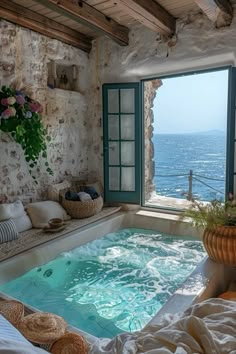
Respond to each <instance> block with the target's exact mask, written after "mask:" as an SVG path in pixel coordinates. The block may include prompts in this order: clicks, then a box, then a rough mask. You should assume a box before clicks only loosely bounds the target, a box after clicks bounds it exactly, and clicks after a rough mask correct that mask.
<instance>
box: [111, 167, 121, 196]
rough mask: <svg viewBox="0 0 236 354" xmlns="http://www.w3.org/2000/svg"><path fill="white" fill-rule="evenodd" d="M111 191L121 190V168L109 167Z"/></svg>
mask: <svg viewBox="0 0 236 354" xmlns="http://www.w3.org/2000/svg"><path fill="white" fill-rule="evenodd" d="M109 190H113V191H119V190H120V168H119V167H109Z"/></svg>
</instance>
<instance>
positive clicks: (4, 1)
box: [0, 0, 92, 52]
mask: <svg viewBox="0 0 236 354" xmlns="http://www.w3.org/2000/svg"><path fill="white" fill-rule="evenodd" d="M0 18H3V19H5V20H7V21H10V22H13V23H16V24H18V25H20V26H22V27H26V28H29V29H31V30H33V31H36V32H39V33H41V34H43V35H45V36H47V37H50V38H54V39H58V40H59V41H61V42H64V43H67V44H70V45H72V46H74V47H77V48H79V49H82V50H83V51H85V52H89V51H90V49H91V47H92V43H91V38H89V37H87V36H85V35H84V34H83V33H80V32H78V31H75V30H72V29H70V28H69V27H66V26H64V25H62V24H60V23H58V22H56V21H53V20H51V19H49V18H47V17H45V16H43V15H40V14H38V13H36V12H34V11H31V10H29V9H27V8H25V7H23V6H20V5H17V4H15V3H13V2H11V1H8V0H1V1H0Z"/></svg>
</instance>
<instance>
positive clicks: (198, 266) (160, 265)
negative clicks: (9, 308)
mask: <svg viewBox="0 0 236 354" xmlns="http://www.w3.org/2000/svg"><path fill="white" fill-rule="evenodd" d="M105 235H106V236H105ZM104 236H105V237H104ZM229 281H230V272H229V271H228V270H226V269H225V268H224V267H223V266H221V265H219V264H216V263H214V262H211V261H210V260H209V259H207V258H206V257H205V253H204V250H203V248H202V244H201V241H200V238H199V237H198V234H197V232H196V230H195V229H193V228H192V227H191V226H190V225H189V224H188V223H186V222H179V221H178V220H177V218H176V217H175V216H171V215H165V214H158V213H155V212H149V211H144V210H140V211H138V212H126V213H123V212H119V213H117V214H115V215H113V216H110V217H107V218H104V219H103V220H100V221H99V222H96V223H93V224H90V225H88V226H86V227H83V228H81V229H79V230H78V231H73V232H71V233H67V234H65V236H63V237H60V238H58V239H56V240H53V241H50V242H48V243H46V244H43V245H40V246H38V247H37V248H34V249H32V250H29V251H26V252H24V253H22V254H20V255H17V256H14V257H12V258H10V259H8V260H6V261H3V262H1V274H0V291H1V292H2V293H5V294H7V295H9V296H12V297H14V298H17V299H19V300H20V301H22V302H24V303H25V304H27V305H30V306H33V307H34V308H37V309H39V310H42V311H47V312H50V311H51V312H54V313H57V314H59V315H61V316H63V317H64V318H65V319H66V321H67V322H68V323H69V324H70V325H72V326H75V327H76V328H78V329H79V330H82V331H83V332H86V333H89V335H92V336H95V337H100V338H101V337H108V338H112V337H113V336H115V335H116V334H119V333H121V332H124V331H128V332H132V331H136V330H140V329H142V328H144V327H145V326H146V325H147V324H148V323H149V324H150V323H152V324H155V323H157V322H158V320H159V319H160V317H161V315H163V314H164V313H167V312H168V313H170V312H171V313H175V312H179V311H182V310H184V309H185V308H186V307H188V306H189V305H191V304H192V303H193V302H197V301H201V300H203V299H205V298H208V297H211V296H215V295H216V294H218V293H220V292H222V291H224V289H225V288H226V287H227V284H228V282H229ZM89 335H88V338H89V337H90V336H89ZM90 338H92V337H90Z"/></svg>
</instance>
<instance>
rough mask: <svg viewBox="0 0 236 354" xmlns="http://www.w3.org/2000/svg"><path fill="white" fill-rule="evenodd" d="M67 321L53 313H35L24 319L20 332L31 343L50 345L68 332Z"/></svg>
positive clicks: (20, 324) (20, 325)
mask: <svg viewBox="0 0 236 354" xmlns="http://www.w3.org/2000/svg"><path fill="white" fill-rule="evenodd" d="M66 326H67V324H66V322H65V320H64V319H63V318H62V317H60V316H57V315H54V314H53V313H48V312H35V313H33V314H31V315H28V316H26V317H24V318H23V319H22V321H21V322H20V323H19V326H18V329H19V331H20V332H21V333H22V334H23V335H24V336H25V337H26V338H27V339H28V340H29V341H31V342H34V343H38V344H50V343H52V342H54V341H55V340H57V339H58V338H60V337H61V336H63V334H64V333H65V330H66Z"/></svg>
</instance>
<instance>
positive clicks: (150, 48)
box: [89, 14, 236, 176]
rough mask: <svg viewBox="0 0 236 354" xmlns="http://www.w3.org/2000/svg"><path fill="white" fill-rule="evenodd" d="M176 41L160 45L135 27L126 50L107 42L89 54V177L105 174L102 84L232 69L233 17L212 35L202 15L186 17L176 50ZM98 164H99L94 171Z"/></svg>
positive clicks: (235, 32) (149, 33)
mask: <svg viewBox="0 0 236 354" xmlns="http://www.w3.org/2000/svg"><path fill="white" fill-rule="evenodd" d="M174 41H175V40H174ZM174 41H171V42H169V43H168V42H165V41H162V40H161V39H160V37H159V36H158V35H157V34H156V33H155V32H152V31H150V30H148V29H145V28H144V27H141V26H135V27H134V28H133V29H132V30H131V32H130V44H129V46H128V47H121V46H119V45H117V44H116V43H114V42H112V41H111V40H110V39H108V38H105V37H100V38H98V39H97V40H96V41H95V42H94V44H93V48H92V52H91V54H90V73H91V75H92V80H91V87H90V92H89V95H94V94H95V93H96V102H93V101H91V105H90V107H89V110H90V118H91V121H90V126H92V125H93V126H95V127H96V129H94V130H93V134H91V136H90V144H89V145H90V147H91V149H90V150H89V161H90V164H89V170H90V171H92V170H93V167H94V168H95V170H96V173H97V174H98V175H100V176H102V173H103V172H102V170H103V165H102V163H101V162H102V141H101V137H102V128H100V129H98V127H99V121H100V119H101V117H102V92H101V90H99V88H101V86H102V84H103V83H105V82H106V83H111V82H131V81H137V80H140V79H142V78H147V77H152V78H153V77H158V75H159V76H162V75H166V74H173V73H175V72H187V71H192V70H195V69H196V70H197V69H203V68H210V67H212V68H214V67H218V66H224V65H231V64H235V62H236V60H235V59H236V45H235V43H236V16H234V20H233V23H232V25H231V26H230V27H226V28H221V29H216V28H215V26H214V24H213V23H212V22H211V21H210V20H209V19H208V18H207V17H206V16H205V15H203V14H189V15H188V16H186V17H185V18H183V19H181V20H180V21H178V23H177V41H176V44H175V43H174ZM173 44H175V45H174V46H173ZM93 97H94V96H93ZM97 158H98V161H99V163H98V164H97V165H93V161H95V160H96V159H97Z"/></svg>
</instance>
